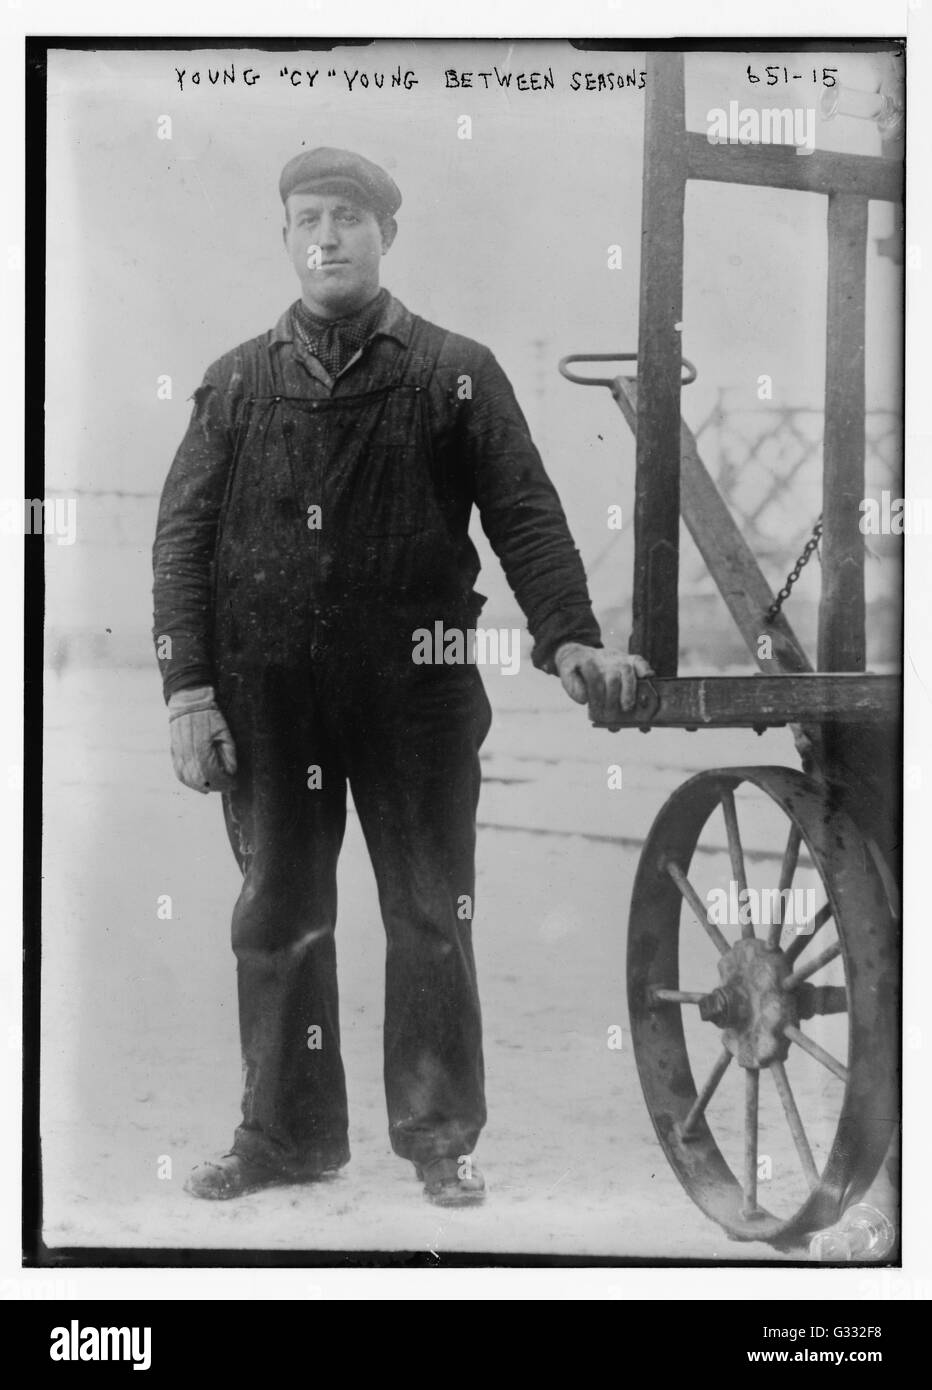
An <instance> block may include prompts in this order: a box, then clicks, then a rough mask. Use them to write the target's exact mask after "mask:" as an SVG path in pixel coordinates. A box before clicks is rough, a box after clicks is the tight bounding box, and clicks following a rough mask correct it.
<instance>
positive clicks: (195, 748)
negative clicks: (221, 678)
mask: <svg viewBox="0 0 932 1390" xmlns="http://www.w3.org/2000/svg"><path fill="white" fill-rule="evenodd" d="M168 718H169V728H170V730H171V749H172V764H173V766H174V769H175V776H176V777H177V778H178V780H179V782H183V783H184V785H185V786H186V787H190V788H191V789H192V791H196V792H203V793H204V794H205V795H206V793H207V792H227V791H231V790H232V788H233V786H234V778H235V774H236V749H235V747H234V745H233V737H232V735H231V733H230V730H229V727H228V725H227V722H226V720H225V719H224V717H223V715H222V714H221V713H220V710H219V709H218V707H217V702H216V699H215V697H214V689H213V686H211V685H198V686H194V687H193V688H192V689H189V690H176V691H175V693H174V694H173V695H172V696H171V697H170V699H169V701H168Z"/></svg>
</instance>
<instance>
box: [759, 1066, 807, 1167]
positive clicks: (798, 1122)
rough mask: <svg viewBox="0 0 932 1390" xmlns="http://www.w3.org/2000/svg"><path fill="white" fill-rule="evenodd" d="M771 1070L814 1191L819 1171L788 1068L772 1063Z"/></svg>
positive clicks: (800, 1157)
mask: <svg viewBox="0 0 932 1390" xmlns="http://www.w3.org/2000/svg"><path fill="white" fill-rule="evenodd" d="M770 1070H771V1072H772V1074H773V1079H774V1084H775V1085H776V1088H777V1094H778V1095H779V1097H780V1101H781V1103H782V1105H783V1113H784V1115H785V1116H786V1122H787V1124H788V1125H789V1127H790V1134H791V1135H792V1136H793V1143H794V1144H795V1145H796V1152H797V1153H798V1154H799V1161H800V1163H801V1164H802V1169H803V1172H804V1173H805V1175H806V1181H807V1182H808V1184H809V1187H810V1188H811V1189H814V1188H816V1187H818V1184H819V1170H818V1168H817V1167H816V1166H815V1161H814V1159H813V1157H812V1150H811V1149H810V1147H809V1140H808V1138H807V1137H806V1131H805V1129H804V1128H803V1122H802V1118H801V1117H800V1113H799V1110H798V1108H797V1105H796V1097H795V1096H794V1095H793V1091H792V1089H791V1087H790V1079H789V1077H788V1076H787V1074H786V1068H785V1067H784V1065H783V1063H782V1062H771V1064H770Z"/></svg>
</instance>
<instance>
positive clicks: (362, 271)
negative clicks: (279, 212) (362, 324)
mask: <svg viewBox="0 0 932 1390" xmlns="http://www.w3.org/2000/svg"><path fill="white" fill-rule="evenodd" d="M394 235H395V224H394V222H393V220H392V219H391V218H388V219H386V220H384V221H382V222H380V221H379V219H378V217H377V216H376V214H375V213H374V212H373V211H372V210H371V209H370V208H367V207H365V206H363V205H362V204H361V203H358V202H356V201H355V200H354V199H353V198H352V197H348V196H347V195H346V194H328V193H292V194H291V196H290V197H289V199H288V202H287V204H286V206H285V226H284V229H283V231H282V236H283V238H284V242H285V249H286V250H287V252H288V254H289V256H290V257H291V263H292V265H293V266H294V268H295V271H296V272H297V276H298V279H299V280H300V281H301V293H302V298H303V299H304V302H305V304H307V306H308V308H310V309H311V310H312V311H315V312H317V313H319V314H321V315H322V316H323V317H331V318H335V317H337V316H339V315H340V314H344V313H349V312H350V311H351V310H352V309H354V308H356V307H358V306H359V305H362V304H365V303H366V301H367V300H369V299H371V298H372V297H373V296H374V295H375V294H376V293H377V291H378V288H379V261H380V260H381V258H382V256H383V255H384V254H385V252H386V251H387V250H388V248H389V247H390V246H391V244H392V241H393V240H394Z"/></svg>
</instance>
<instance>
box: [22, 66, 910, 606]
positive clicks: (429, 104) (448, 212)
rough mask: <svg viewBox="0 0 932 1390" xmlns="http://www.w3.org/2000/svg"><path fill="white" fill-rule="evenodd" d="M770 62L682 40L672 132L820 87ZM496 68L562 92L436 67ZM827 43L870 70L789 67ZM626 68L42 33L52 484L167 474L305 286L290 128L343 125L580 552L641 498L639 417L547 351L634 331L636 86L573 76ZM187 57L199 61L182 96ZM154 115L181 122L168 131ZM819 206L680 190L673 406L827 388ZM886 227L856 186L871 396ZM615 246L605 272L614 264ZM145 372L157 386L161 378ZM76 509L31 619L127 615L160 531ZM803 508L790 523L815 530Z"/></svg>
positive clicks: (411, 291) (842, 121)
mask: <svg viewBox="0 0 932 1390" xmlns="http://www.w3.org/2000/svg"><path fill="white" fill-rule="evenodd" d="M775 60H776V61H780V62H783V61H785V62H786V63H787V64H788V65H790V67H791V71H792V70H793V67H792V64H793V63H794V58H793V56H792V55H789V56H787V57H786V58H784V56H783V54H782V53H781V52H778V51H773V50H771V51H770V52H769V53H768V54H766V55H765V54H762V53H761V54H740V53H735V54H727V53H718V54H694V55H688V56H687V66H686V76H687V125H688V126H689V128H691V129H693V130H698V131H703V132H704V131H705V130H706V129H707V120H706V116H707V112H708V111H709V109H710V108H712V107H716V106H720V107H723V108H727V106H728V103H729V101H731V100H737V101H738V102H739V103H740V105H741V106H742V107H754V106H756V107H760V106H785V105H789V104H790V102H791V100H795V101H797V102H798V103H799V104H800V105H807V106H813V107H817V106H818V99H819V96H820V94H821V91H822V88H821V86H813V85H812V84H810V83H809V82H808V81H807V82H806V83H805V84H803V85H802V86H800V87H798V88H797V87H794V88H792V89H791V90H789V91H788V90H787V88H785V87H783V86H776V87H770V88H768V87H767V86H766V85H765V84H764V83H760V84H758V85H757V86H751V85H749V84H748V81H747V77H746V67H747V63H748V62H749V61H751V62H753V63H754V64H755V65H756V66H757V68H758V70H761V69H762V67H763V64H764V63H765V62H766V61H775ZM399 63H400V65H401V68H402V71H405V70H406V69H413V70H414V72H415V74H416V76H417V78H418V85H417V86H416V87H414V88H413V89H412V90H410V91H406V90H404V89H403V88H394V89H391V88H388V87H386V88H385V89H383V90H382V91H378V90H375V89H374V87H372V86H370V88H369V89H368V90H362V89H361V88H360V85H359V82H358V81H357V83H356V84H355V89H354V90H353V91H352V92H348V91H347V86H346V82H345V81H344V79H343V76H342V70H343V68H344V67H345V68H347V69H348V71H349V72H350V73H351V74H352V72H353V71H354V70H355V69H356V68H359V69H360V70H365V71H367V72H369V73H371V72H373V70H378V71H390V70H392V69H394V67H395V66H396V65H397V64H399ZM493 64H495V65H497V66H498V68H499V70H500V71H510V72H512V73H513V74H516V73H518V72H520V71H527V72H530V71H543V70H544V69H546V68H548V67H550V68H552V69H553V73H554V78H555V83H556V89H555V90H553V91H546V92H535V91H526V92H519V91H515V90H512V91H510V92H505V91H500V90H489V91H485V90H484V89H483V88H482V87H481V86H480V87H478V88H474V89H473V90H471V91H464V90H445V89H444V79H443V73H444V70H445V69H447V68H450V67H452V68H456V69H458V70H462V69H470V70H473V71H474V72H475V71H478V70H480V69H486V70H487V69H490V68H492V66H493ZM823 64H828V65H830V66H835V67H838V68H839V69H840V71H839V74H838V78H839V81H840V83H841V84H842V85H845V86H851V87H859V88H863V89H870V88H871V87H872V86H874V85H875V79H874V74H873V72H872V71H871V67H870V63H869V61H868V60H867V59H866V58H865V57H864V56H860V55H859V56H856V57H851V56H846V55H843V54H841V55H840V54H835V55H832V54H826V55H819V54H805V55H802V56H800V57H799V59H798V62H797V64H796V70H800V69H801V70H803V71H806V72H808V71H809V70H811V68H812V67H813V66H815V67H817V68H819V69H821V67H822V65H823ZM231 65H235V69H236V78H237V81H236V84H235V85H233V86H229V85H228V86H222V85H220V84H219V83H218V84H217V85H216V86H211V85H209V83H208V81H207V76H206V70H207V69H208V68H211V69H213V70H214V71H216V70H217V69H218V68H224V67H227V68H229V67H230V66H231ZM283 65H287V66H288V67H289V68H299V69H302V70H303V69H305V68H310V70H311V71H313V70H314V68H318V69H320V74H319V76H318V78H317V80H316V83H315V86H314V88H313V90H311V89H309V88H308V87H307V86H306V85H302V86H301V87H298V88H293V87H292V86H291V85H290V83H289V82H288V81H286V80H283V79H281V78H280V77H279V76H278V72H279V69H280V68H281V67H282V66H283ZM249 66H252V67H253V68H254V69H256V70H258V71H259V72H261V74H262V75H261V77H260V79H259V81H258V82H257V83H255V85H254V86H251V87H247V86H245V85H244V84H243V83H242V81H241V75H242V71H243V69H244V68H247V67H249ZM643 66H644V55H643V53H637V52H633V53H631V54H622V53H616V54H608V53H593V52H589V53H585V52H581V51H579V50H576V49H573V48H571V47H570V46H569V45H568V44H567V43H565V42H563V41H554V42H539V41H531V40H525V41H520V42H516V43H513V44H512V43H508V42H498V41H483V42H477V41H472V40H461V41H437V42H434V41H418V42H394V41H379V42H377V43H376V44H374V45H373V46H372V47H360V48H347V49H345V50H340V51H338V52H337V53H336V54H334V55H328V54H327V53H325V52H323V53H316V54H315V53H311V52H308V53H305V54H301V53H290V52H283V53H282V54H280V55H275V54H273V53H270V52H264V51H260V50H217V51H211V50H191V51H186V52H180V53H173V52H170V51H139V52H134V51H132V50H127V51H125V52H97V53H94V52H78V51H67V50H58V51H53V52H51V53H50V54H49V109H48V315H47V332H48V374H47V430H48V433H47V463H46V479H47V491H49V492H52V491H55V490H61V491H65V492H68V491H70V490H72V489H82V490H83V489H120V490H127V491H131V492H151V493H157V492H158V491H159V490H160V488H161V485H162V482H163V481H164V477H165V474H166V472H167V470H168V467H169V464H170V462H171V458H172V456H173V453H174V450H175V448H176V447H177V445H178V442H179V440H180V438H181V435H182V433H183V431H184V428H185V425H186V422H187V419H188V416H189V413H190V408H191V407H190V402H189V400H188V398H189V397H190V394H191V392H192V391H193V389H194V388H195V387H196V386H197V385H198V384H199V382H200V380H201V377H202V374H203V371H204V369H205V367H206V366H207V365H208V363H209V362H211V361H212V360H213V359H215V358H216V357H218V356H219V355H220V354H221V353H222V352H225V351H227V350H228V349H229V348H231V347H233V346H234V345H235V344H236V343H238V342H241V341H242V340H243V339H245V338H248V337H251V336H253V335H254V334H256V333H259V332H262V331H263V330H265V329H266V328H268V327H270V326H271V325H272V323H274V321H275V319H276V318H277V317H278V315H279V314H280V313H281V311H282V309H283V308H284V307H285V306H286V305H287V304H288V303H290V302H291V301H292V300H293V299H294V298H296V296H297V293H298V286H297V281H296V279H295V277H294V273H293V271H292V268H291V266H290V263H289V262H288V260H287V258H286V256H285V253H284V251H283V249H282V245H281V237H280V227H281V221H282V214H281V204H280V201H279V197H278V190H277V183H278V176H279V172H280V169H281V167H282V165H283V164H284V163H285V161H286V160H287V159H288V158H290V157H291V155H293V154H294V153H296V152H297V151H298V150H300V149H301V148H302V147H308V148H310V147H313V146H315V145H338V146H342V147H347V148H351V149H355V150H358V151H360V152H361V153H363V154H365V155H367V156H368V157H369V158H372V159H374V160H376V161H377V162H379V163H380V164H382V165H383V166H384V167H385V168H386V169H388V170H389V172H390V173H391V174H392V176H393V177H394V178H395V180H396V182H397V183H398V185H399V187H400V188H401V191H402V194H403V198H404V202H403V204H402V207H401V209H400V212H399V214H398V222H399V233H398V238H397V240H396V242H395V245H394V247H393V248H392V250H391V252H390V253H389V255H388V257H386V259H385V260H384V261H383V283H385V284H386V285H387V286H388V287H389V288H390V289H391V290H392V292H393V293H394V294H396V295H397V296H398V297H399V298H400V299H402V300H403V301H404V302H405V303H406V304H407V305H408V307H409V308H411V309H412V310H414V311H415V312H417V313H420V314H423V315H424V316H425V317H427V318H429V319H432V320H434V321H435V322H439V323H440V324H442V325H444V326H445V327H448V328H451V329H454V330H455V331H457V332H460V333H465V334H467V335H469V336H471V337H474V338H476V339H478V340H479V341H481V342H484V343H486V344H488V345H489V346H490V347H491V348H492V349H493V351H494V352H495V353H496V355H497V356H498V358H499V360H500V361H501V363H502V365H503V366H504V368H505V370H506V371H507V372H508V374H509V376H510V377H511V380H512V382H513V384H514V386H515V389H516V391H517V394H518V398H519V400H520V401H521V404H522V406H523V408H524V410H525V413H526V414H527V416H528V418H529V422H530V424H531V427H532V432H533V434H534V437H535V440H536V442H537V443H538V446H539V447H540V449H541V452H542V454H543V456H544V460H545V463H546V465H547V467H548V470H549V472H550V474H551V476H552V478H553V479H554V482H555V484H556V486H557V488H558V490H559V492H560V495H561V497H562V499H563V501H564V505H565V507H566V509H567V512H568V515H569V519H570V524H571V527H572V529H573V532H574V535H575V537H576V540H577V543H578V545H579V547H580V549H581V551H582V554H583V557H584V560H586V561H587V563H590V564H591V562H592V560H593V558H594V557H595V556H596V555H597V554H598V553H600V552H601V551H602V550H603V548H604V546H605V544H606V541H607V539H608V537H609V533H608V531H607V527H606V509H607V507H608V505H609V504H610V503H613V502H621V503H622V505H623V506H624V508H625V513H626V515H627V514H628V513H629V510H630V506H631V501H632V497H633V461H634V447H633V438H632V436H631V435H630V432H629V430H628V428H627V426H626V425H625V424H624V421H623V420H622V417H621V415H620V413H619V412H618V410H617V407H616V406H615V405H614V404H613V402H612V401H611V398H610V397H609V395H608V393H607V392H605V391H600V390H595V389H583V388H580V387H578V386H572V385H570V384H569V383H567V382H565V381H564V380H563V379H562V378H561V377H560V376H559V375H558V374H557V371H556V363H557V360H558V358H559V357H560V356H562V355H563V354H565V353H568V352H587V351H589V352H597V351H608V350H613V349H618V350H623V349H626V350H629V351H633V350H634V349H635V348H636V346H637V320H638V315H637V304H638V274H639V249H640V247H639V238H640V217H641V173H642V158H641V152H642V140H643V116H644V93H643V91H637V90H633V89H628V90H624V91H621V92H617V91H615V92H609V91H606V92H601V93H599V92H587V91H585V90H582V91H572V90H570V76H571V74H572V72H573V71H581V72H587V71H592V72H597V71H600V70H601V71H615V72H619V71H620V72H624V71H627V70H629V69H630V68H632V67H635V68H638V69H640V68H642V67H643ZM176 67H179V68H184V69H187V75H186V77H185V85H184V90H183V91H181V90H180V89H179V85H178V81H177V78H176V74H175V68H176ZM328 67H333V68H336V70H337V73H338V78H337V79H327V78H326V76H325V74H326V72H327V69H328ZM195 68H198V69H200V71H201V84H200V86H198V87H195V86H193V85H191V83H190V75H191V73H192V72H193V71H194V69H195ZM475 80H477V81H478V79H475ZM162 115H169V116H170V117H171V119H172V127H173V129H172V135H173V138H172V139H171V140H160V139H158V138H157V124H158V119H159V117H160V116H162ZM461 115H469V116H471V118H472V123H473V124H472V139H471V140H462V139H459V138H457V122H458V118H459V117H460V116H461ZM816 147H817V148H820V149H826V148H835V149H845V150H850V151H852V152H857V153H867V154H879V153H880V140H879V135H878V133H877V130H876V127H875V126H874V124H873V123H872V122H866V121H855V120H853V119H850V118H835V119H834V120H833V121H830V122H825V121H822V120H821V118H819V119H818V120H817V124H816ZM825 208H826V200H825V199H824V198H822V197H818V196H815V195H803V194H789V193H784V192H782V191H773V190H770V191H768V190H764V191H757V190H752V189H743V188H730V187H725V186H722V185H712V184H701V185H697V184H691V185H690V186H689V189H688V193H687V221H686V229H687V233H686V246H687V252H686V284H685V302H684V315H683V323H684V328H683V350H684V353H685V355H686V356H688V357H690V358H691V359H692V360H693V361H694V362H695V363H696V365H697V366H698V368H699V380H698V382H697V383H696V384H695V385H694V386H691V387H690V388H689V389H688V390H687V391H685V392H684V395H683V408H684V412H685V413H686V415H687V418H688V419H689V420H690V422H691V423H693V424H694V425H696V424H698V423H700V422H701V420H702V419H704V418H705V416H706V415H707V413H708V411H709V409H710V407H711V405H712V404H713V402H714V400H715V395H716V392H717V389H718V388H719V387H720V386H724V387H729V388H737V390H738V393H739V394H738V396H737V398H736V399H737V400H738V401H742V400H744V399H745V397H746V404H747V406H748V407H751V408H753V407H754V406H755V405H757V404H758V401H757V394H756V393H757V378H758V376H759V375H760V374H761V373H767V374H768V375H770V376H771V377H772V378H773V383H774V385H773V404H775V405H780V404H791V405H814V406H816V407H819V406H820V405H821V395H822V389H823V380H824V350H825V309H824V306H825V270H826V250H825V236H824V227H825ZM891 227H892V212H891V210H890V208H889V207H888V206H886V205H880V204H872V207H871V230H870V238H871V239H870V242H869V251H868V293H869V301H868V328H869V343H870V346H869V351H868V354H867V374H868V386H867V399H868V407H869V408H870V407H875V408H876V407H887V408H896V407H897V406H898V404H899V379H900V374H901V369H902V364H901V359H900V353H899V347H900V338H901V332H902V325H901V318H900V302H899V296H900V293H901V275H902V272H901V270H900V268H898V267H895V266H894V265H893V264H892V263H891V262H890V261H889V260H883V259H881V258H879V257H878V256H877V254H876V251H875V249H874V244H873V238H874V237H877V236H885V235H887V234H888V233H889V231H890V230H891ZM615 243H617V244H618V245H620V246H621V248H622V254H623V269H622V270H620V271H619V270H610V269H608V267H607V254H608V247H609V246H610V245H612V244H615ZM595 370H596V371H598V370H599V369H595ZM162 374H168V375H170V376H171V378H172V381H173V399H172V400H170V401H162V400H159V399H158V398H157V395H156V384H157V378H158V377H159V376H161V375H162ZM742 393H743V394H742ZM599 436H601V439H600V438H599ZM108 505H109V504H108ZM94 506H95V504H93V503H91V502H87V501H86V500H85V499H83V498H79V501H78V544H77V545H75V546H72V547H68V546H61V547H58V546H55V545H48V546H47V547H46V557H47V561H48V593H47V622H48V624H49V625H50V626H70V625H72V624H74V625H76V626H82V627H88V626H89V627H94V628H98V629H101V628H103V627H104V626H110V627H114V628H116V627H120V628H125V626H127V625H128V626H130V627H134V628H136V627H140V628H143V629H144V628H146V627H147V626H148V623H149V610H150V601H149V593H148V589H149V585H150V582H151V581H150V573H149V549H150V546H151V541H152V535H151V533H150V532H149V531H148V530H147V531H146V534H141V535H138V536H136V535H132V536H131V538H128V537H127V536H126V535H125V534H122V533H120V534H118V529H119V528H116V527H115V528H114V533H113V536H112V538H109V539H112V541H113V544H112V545H111V544H108V535H107V534H106V528H105V529H104V531H103V532H102V531H101V522H100V515H99V513H97V512H93V511H92V508H93V507H94ZM817 510H818V505H817V504H816V507H815V511H817ZM815 511H814V513H813V516H814V515H815ZM130 514H131V515H132V517H133V518H136V517H138V516H139V515H140V512H139V507H138V505H137V506H136V507H135V509H134V510H132V511H131V513H130V511H128V512H127V515H130ZM811 519H812V518H808V517H807V518H800V525H801V526H802V527H803V528H804V531H808V526H809V524H810V522H811ZM131 524H132V525H136V526H137V528H138V529H142V528H141V527H139V523H137V522H136V521H133V522H132V523H131ZM82 539H83V540H85V541H88V540H92V541H94V542H97V543H95V544H83V545H82V544H81V542H82ZM794 539H795V537H789V536H788V538H787V549H788V559H790V560H791V559H792V558H793V556H791V555H789V551H790V550H791V549H792V541H793V540H794ZM128 540H130V542H131V543H130V544H127V541H128ZM618 545H619V552H618V557H617V563H612V564H609V565H605V566H601V567H600V568H599V571H598V573H597V574H596V575H595V576H594V577H593V585H592V587H593V590H594V598H595V603H596V607H597V609H600V608H604V607H605V606H606V605H608V604H610V603H617V602H618V601H619V599H621V598H622V597H623V596H626V595H627V594H628V593H629V591H630V571H631V535H630V530H629V531H628V532H627V533H626V534H625V536H624V537H623V538H619V542H618ZM488 555H489V551H488V548H487V547H486V548H485V551H484V556H488ZM613 558H614V557H613ZM479 587H480V588H481V589H482V590H483V592H485V593H487V594H489V595H490V597H491V599H492V602H491V603H490V606H489V611H490V612H491V611H492V610H493V609H494V610H496V611H499V610H501V608H502V607H503V606H505V607H507V606H508V605H509V602H510V600H509V595H508V591H507V586H506V585H505V583H504V579H503V577H502V576H501V574H500V571H499V570H498V567H497V565H496V564H495V562H494V560H492V561H491V562H490V564H489V563H487V564H485V565H484V569H483V574H482V576H481V578H480V580H479Z"/></svg>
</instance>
